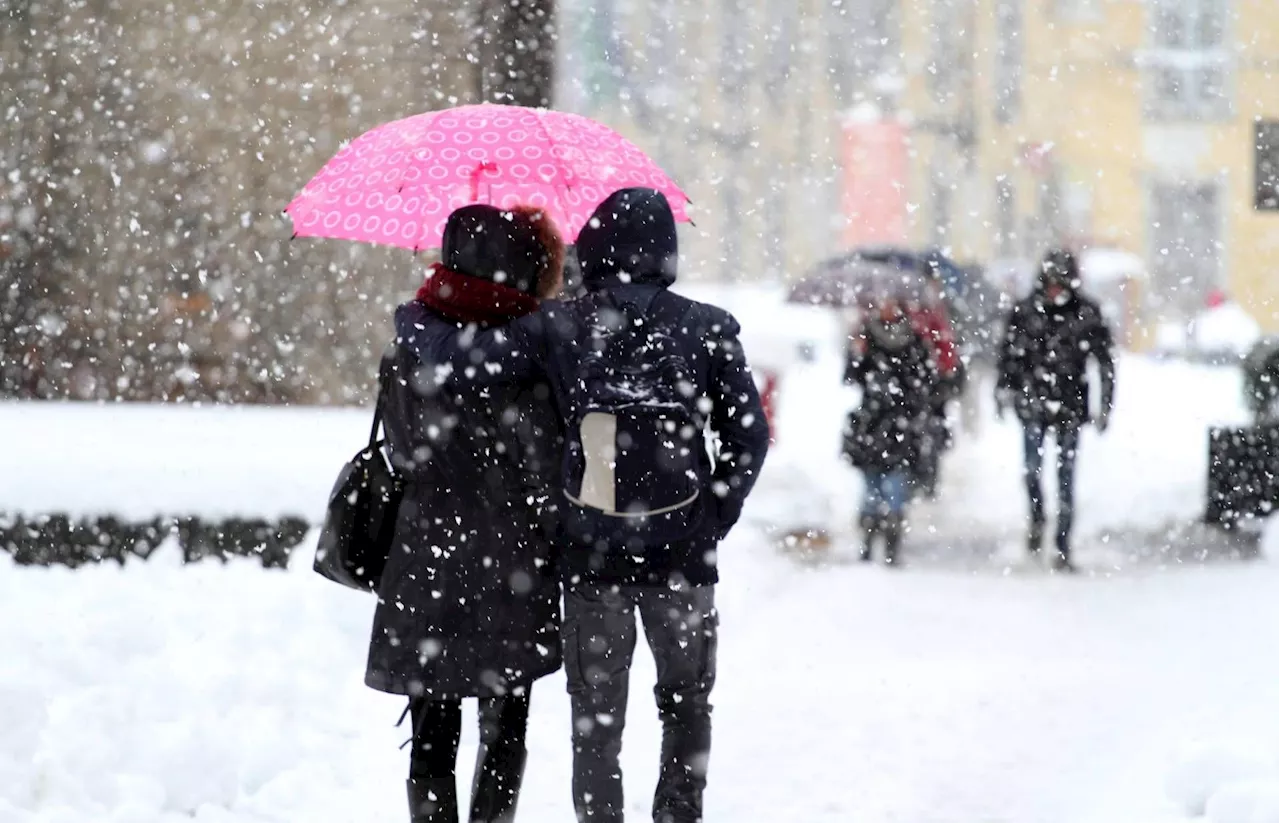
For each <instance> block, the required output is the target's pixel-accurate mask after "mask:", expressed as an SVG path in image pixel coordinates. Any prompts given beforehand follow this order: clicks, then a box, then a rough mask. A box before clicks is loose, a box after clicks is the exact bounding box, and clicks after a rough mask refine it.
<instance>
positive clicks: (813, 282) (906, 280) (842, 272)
mask: <svg viewBox="0 0 1280 823" xmlns="http://www.w3.org/2000/svg"><path fill="white" fill-rule="evenodd" d="M918 280H919V278H918V277H914V278H913V277H910V276H906V275H904V273H903V272H902V271H901V270H900V269H897V268H895V267H893V266H888V265H885V264H883V263H873V262H871V261H869V260H863V259H862V258H860V257H855V256H846V257H837V258H833V259H831V260H827V261H825V262H823V263H819V264H818V265H817V266H816V267H814V268H813V269H812V270H811V271H810V272H809V273H808V274H807V275H805V276H804V277H802V278H800V279H799V280H798V281H796V283H795V284H794V285H793V286H792V287H791V291H790V293H789V294H788V295H787V302H789V303H806V304H808V305H812V306H830V307H834V308H859V307H867V306H869V305H871V304H873V303H875V302H876V301H877V300H878V299H879V298H882V297H885V296H887V295H890V294H894V295H897V296H901V297H905V296H908V293H913V292H914V290H915V289H917V288H918V287H919V286H918V283H917V282H916V281H918Z"/></svg>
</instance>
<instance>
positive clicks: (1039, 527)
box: [1027, 520, 1044, 557]
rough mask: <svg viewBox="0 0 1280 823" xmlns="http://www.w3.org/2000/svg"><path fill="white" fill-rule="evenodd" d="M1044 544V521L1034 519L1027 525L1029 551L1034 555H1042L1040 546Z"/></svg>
mask: <svg viewBox="0 0 1280 823" xmlns="http://www.w3.org/2000/svg"><path fill="white" fill-rule="evenodd" d="M1042 545H1044V523H1041V522H1038V521H1035V520H1032V521H1031V525H1030V526H1028V527H1027V551H1028V552H1029V553H1030V554H1031V556H1032V557H1039V556H1040V547H1041V546H1042Z"/></svg>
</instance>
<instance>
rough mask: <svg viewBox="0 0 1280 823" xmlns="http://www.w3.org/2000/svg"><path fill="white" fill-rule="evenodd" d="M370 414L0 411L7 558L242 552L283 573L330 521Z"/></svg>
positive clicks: (7, 406)
mask: <svg viewBox="0 0 1280 823" xmlns="http://www.w3.org/2000/svg"><path fill="white" fill-rule="evenodd" d="M369 415H370V412H369V411H368V410H363V409H315V408H283V407H203V408H196V407H190V406H176V405H163V406H162V405H146V404H115V405H96V404H76V403H34V402H32V403H26V402H24V403H0V430H3V431H5V432H6V433H7V434H8V436H7V437H6V438H5V441H6V442H5V445H4V447H3V449H0V461H3V463H2V464H0V551H4V552H8V553H11V554H12V555H13V556H14V558H15V559H16V560H17V561H18V562H19V563H26V564H41V565H49V564H65V565H71V566H77V565H81V564H84V563H92V562H99V561H102V560H115V561H117V562H121V563H123V562H125V561H126V559H128V558H130V557H138V558H146V557H148V556H149V555H150V554H151V552H153V551H154V550H155V549H156V548H157V547H158V546H159V545H160V544H161V543H163V542H164V541H165V540H170V539H172V540H176V541H177V542H178V544H179V546H180V547H181V549H182V554H183V556H184V557H185V558H186V559H187V560H189V561H190V560H196V559H199V558H202V557H210V556H214V557H221V558H224V559H225V558H226V557H228V556H233V555H247V556H254V557H259V558H261V560H262V562H263V564H264V565H266V566H283V565H284V564H285V563H286V562H287V560H288V555H289V552H290V550H291V549H292V548H293V547H295V546H297V545H298V544H299V543H301V542H302V541H303V539H305V537H306V535H307V532H308V531H309V530H310V529H311V528H312V527H313V526H315V525H316V523H317V521H318V520H319V518H320V517H321V516H322V515H323V512H324V505H325V499H326V497H327V495H328V492H329V489H330V487H331V485H332V483H333V479H334V478H335V477H336V476H337V473H338V471H339V469H340V468H341V466H342V464H343V462H344V461H346V460H347V459H348V458H350V456H351V455H352V454H354V453H355V452H356V451H357V450H358V449H359V448H360V446H361V445H362V444H363V443H364V440H365V437H366V436H367V432H368V429H367V428H366V427H367V425H368V422H369Z"/></svg>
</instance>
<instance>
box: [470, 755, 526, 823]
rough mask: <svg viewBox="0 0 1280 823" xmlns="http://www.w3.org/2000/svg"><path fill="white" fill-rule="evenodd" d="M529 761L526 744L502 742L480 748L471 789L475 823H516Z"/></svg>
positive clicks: (472, 820) (473, 820)
mask: <svg viewBox="0 0 1280 823" xmlns="http://www.w3.org/2000/svg"><path fill="white" fill-rule="evenodd" d="M527 759H528V751H527V750H526V749H525V747H524V745H523V743H517V744H516V745H510V744H507V743H506V741H499V742H498V743H497V744H495V745H491V746H481V747H480V754H479V757H478V758H477V760H476V777H475V782H474V784H473V785H472V787H471V823H511V821H513V820H515V819H516V803H517V802H518V801H519V800H520V783H521V781H523V780H524V765H525V761H526V760H527Z"/></svg>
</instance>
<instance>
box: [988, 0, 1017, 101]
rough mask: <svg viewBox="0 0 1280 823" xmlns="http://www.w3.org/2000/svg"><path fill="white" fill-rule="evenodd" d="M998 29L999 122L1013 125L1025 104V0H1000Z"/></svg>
mask: <svg viewBox="0 0 1280 823" xmlns="http://www.w3.org/2000/svg"><path fill="white" fill-rule="evenodd" d="M996 29H997V31H998V35H997V37H996V65H995V73H994V76H995V99H996V110H995V116H996V122H998V123H1012V122H1013V120H1014V118H1015V117H1017V116H1018V109H1019V107H1020V106H1021V103H1022V0H999V2H998V3H997V5H996Z"/></svg>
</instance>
